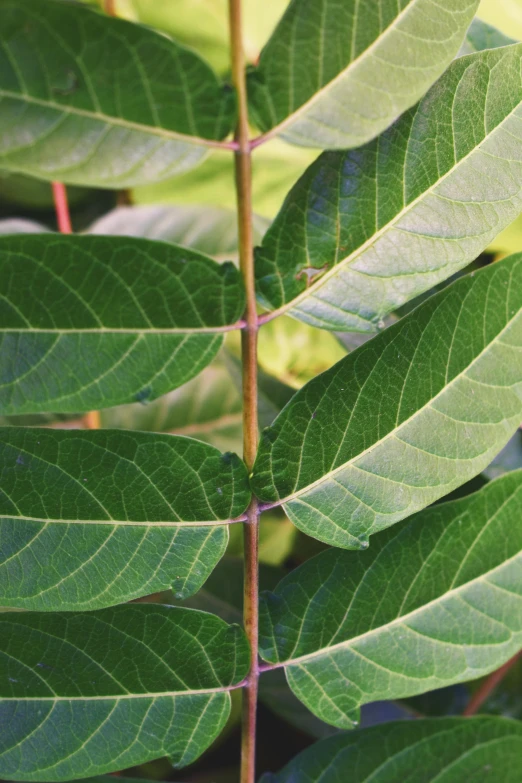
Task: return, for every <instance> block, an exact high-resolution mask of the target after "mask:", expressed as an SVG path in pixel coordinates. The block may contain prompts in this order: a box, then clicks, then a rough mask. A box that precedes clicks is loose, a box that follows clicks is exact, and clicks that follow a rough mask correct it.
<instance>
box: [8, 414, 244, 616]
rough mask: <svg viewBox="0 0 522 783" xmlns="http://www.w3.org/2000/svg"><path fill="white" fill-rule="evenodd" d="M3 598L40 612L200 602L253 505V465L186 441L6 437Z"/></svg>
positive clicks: (14, 432)
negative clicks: (172, 600) (231, 533)
mask: <svg viewBox="0 0 522 783" xmlns="http://www.w3.org/2000/svg"><path fill="white" fill-rule="evenodd" d="M0 482H1V487H2V491H1V493H0V552H1V553H2V554H1V557H0V595H1V596H2V598H1V603H2V604H3V605H4V606H14V607H19V608H24V609H36V610H39V611H42V610H44V611H52V610H57V609H62V610H70V609H98V608H101V607H106V606H110V605H113V604H117V603H123V602H125V601H129V600H131V599H133V598H137V597H139V596H142V595H147V594H150V593H153V592H157V591H161V590H165V589H168V588H172V589H173V590H174V592H175V593H176V595H177V597H179V598H183V597H186V596H188V595H192V594H193V593H194V592H196V591H197V590H198V589H199V588H200V587H201V586H202V584H203V583H204V582H205V580H206V578H207V577H208V575H209V574H210V573H211V571H212V569H213V568H214V566H215V565H216V564H217V562H218V561H219V559H220V558H221V557H222V555H223V554H224V550H225V547H226V544H227V541H228V531H227V527H226V526H225V525H223V524H219V523H220V522H226V521H228V520H230V519H233V518H235V517H238V516H239V515H240V514H242V512H243V511H244V510H245V508H246V507H247V505H248V502H249V499H250V492H249V489H248V478H247V473H246V469H245V467H244V465H243V463H242V462H241V460H240V459H239V457H237V456H236V455H235V454H221V453H220V452H218V451H217V450H216V449H215V448H213V447H212V446H208V445H206V444H204V443H200V442H199V441H196V440H192V439H190V438H183V437H175V436H168V435H155V434H152V433H139V432H121V431H111V430H99V431H81V430H80V431H68V430H48V429H32V428H27V429H25V428H24V429H17V428H12V427H9V428H1V429H0Z"/></svg>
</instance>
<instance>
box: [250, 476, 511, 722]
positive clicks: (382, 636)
mask: <svg viewBox="0 0 522 783" xmlns="http://www.w3.org/2000/svg"><path fill="white" fill-rule="evenodd" d="M521 513H522V471H517V472H515V473H511V474H508V475H506V476H504V477H502V478H500V479H497V480H496V481H495V482H491V483H490V484H488V485H487V486H486V487H485V488H484V489H482V490H481V491H480V492H477V493H476V494H474V495H471V496H469V497H467V498H464V499H462V500H457V501H453V502H452V503H445V504H443V505H438V506H433V507H432V508H430V509H428V510H426V511H424V512H422V513H420V514H417V515H416V516H415V517H414V518H413V519H412V520H411V521H408V522H403V523H402V524H401V525H400V526H398V527H397V528H394V529H392V530H389V531H386V533H383V534H381V535H380V536H378V537H377V539H376V541H375V542H374V544H373V546H372V547H371V549H370V550H369V551H368V552H365V553H360V552H343V551H339V550H334V549H331V550H328V551H326V552H323V553H321V554H319V555H317V556H316V557H315V558H313V559H312V560H309V561H308V562H307V563H305V564H304V565H302V566H300V567H299V568H298V569H296V570H295V571H293V572H292V573H291V574H290V575H289V576H287V577H285V579H283V581H282V582H281V583H280V584H279V586H278V587H277V589H276V591H275V592H274V593H273V594H270V593H268V594H266V595H265V596H264V599H263V601H262V604H261V626H260V627H261V642H260V647H261V651H262V655H263V657H264V658H266V659H267V660H268V661H270V662H272V663H274V664H276V665H282V666H285V671H286V676H287V680H288V683H289V685H290V687H291V688H292V690H293V691H294V693H295V694H296V696H298V697H299V698H300V699H301V700H302V701H303V702H304V703H305V704H306V705H307V707H308V708H309V709H310V710H311V711H312V712H314V714H315V715H317V716H318V717H320V718H321V719H322V720H324V721H327V722H328V723H332V724H333V725H336V726H339V727H341V728H350V727H351V726H352V725H354V724H355V723H357V721H358V712H359V707H360V705H362V704H366V703H369V702H373V701H377V700H380V699H396V698H402V697H405V696H412V695H414V694H416V693H424V692H426V691H430V690H433V689H435V688H441V687H444V686H446V685H451V684H452V683H457V682H464V681H466V680H472V679H476V678H477V677H479V676H481V675H483V674H487V673H488V672H490V671H493V670H494V669H497V668H498V667H499V666H500V665H501V664H502V663H504V662H505V661H507V660H508V659H509V658H510V657H511V656H512V655H514V654H515V653H516V652H518V650H519V649H520V647H521V646H522V584H521V582H520V578H519V577H520V569H521V567H522V527H521V526H520V515H521Z"/></svg>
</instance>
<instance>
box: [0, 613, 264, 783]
mask: <svg viewBox="0 0 522 783" xmlns="http://www.w3.org/2000/svg"><path fill="white" fill-rule="evenodd" d="M248 659H249V650H248V644H247V641H246V639H245V636H244V634H243V631H242V630H241V629H240V628H239V626H230V625H227V624H226V623H224V622H223V620H220V619H219V618H217V617H213V616H212V615H209V614H205V613H202V612H194V611H192V610H189V609H175V608H172V607H166V606H157V605H156V606H155V605H151V604H148V605H147V604H136V605H134V606H121V607H117V608H115V609H106V610H103V611H100V612H90V613H83V614H76V613H71V614H61V613H56V614H53V615H44V614H39V613H32V612H22V613H13V612H8V613H5V614H0V671H1V674H0V720H1V724H2V733H1V735H0V775H1V776H2V777H3V778H4V779H9V780H35V781H38V780H42V779H43V780H46V781H58V780H68V779H69V778H82V777H83V778H84V777H88V776H89V775H98V774H100V773H103V772H110V771H116V770H120V769H125V768H127V767H131V766H133V765H136V764H142V763H144V762H145V761H149V760H152V759H155V758H158V757H159V756H169V757H170V759H171V761H172V763H173V764H174V766H176V767H182V766H185V765H186V764H190V763H191V762H192V761H193V760H194V759H196V758H197V757H198V756H199V755H200V754H201V753H202V752H203V751H204V750H205V749H206V748H207V747H208V746H209V745H210V743H211V742H212V740H213V739H214V738H215V737H216V736H217V735H218V734H219V732H220V731H221V729H222V728H223V726H224V724H225V721H226V719H227V716H228V713H229V711H230V695H229V693H227V692H226V690H227V688H230V686H233V685H234V684H236V683H238V682H240V681H241V679H242V678H243V677H244V676H245V674H246V672H247V669H248Z"/></svg>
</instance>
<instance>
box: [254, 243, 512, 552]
mask: <svg viewBox="0 0 522 783" xmlns="http://www.w3.org/2000/svg"><path fill="white" fill-rule="evenodd" d="M521 352H522V256H521V255H516V256H511V257H510V258H508V259H505V260H504V261H501V262H499V263H497V264H494V265H492V266H489V267H486V268H485V269H483V270H481V271H480V272H476V273H472V274H470V275H467V276H465V277H463V278H461V279H460V280H458V281H456V282H455V283H453V285H451V286H448V287H447V288H446V289H445V290H443V291H442V292H440V293H439V294H436V295H435V296H433V297H431V298H430V299H428V300H427V301H426V302H425V303H423V304H422V305H421V306H420V307H418V308H416V309H415V310H414V311H413V312H412V313H410V314H409V315H407V316H405V317H404V318H403V319H402V320H401V321H399V322H398V323H397V324H395V325H394V326H391V327H390V328H388V329H387V330H386V331H384V332H382V333H381V334H379V335H377V336H376V337H374V338H373V340H370V341H369V342H367V343H365V344H364V345H363V346H361V348H359V349H357V350H356V351H354V352H353V353H352V354H350V355H349V356H347V357H346V358H345V359H342V360H341V361H340V362H338V363H337V364H336V365H334V367H332V368H331V369H330V370H328V371H327V372H325V373H323V374H322V375H320V376H318V377H317V378H315V379H314V380H313V381H310V383H308V384H307V385H306V386H304V387H303V388H302V389H301V390H300V391H299V392H298V393H297V394H296V395H295V397H294V398H293V399H292V401H291V402H290V403H289V404H288V405H287V406H286V408H285V409H284V410H283V411H282V412H281V414H280V415H279V416H278V417H277V419H276V420H275V422H274V424H273V426H272V427H270V428H268V429H267V430H265V431H264V433H263V436H262V441H261V445H260V449H259V453H258V457H257V460H256V464H255V466H254V477H253V488H254V492H255V494H256V495H257V496H258V497H259V498H261V500H263V501H270V502H271V503H281V502H282V503H284V507H285V511H286V513H287V514H288V516H289V517H290V519H291V520H292V521H293V522H294V524H295V525H297V527H299V528H301V530H303V531H304V532H305V533H307V534H309V535H312V536H314V537H315V538H318V539H320V540H321V541H325V542H327V543H329V544H332V545H334V546H342V547H347V548H354V547H355V548H359V547H361V546H362V547H364V546H366V545H367V543H368V536H369V535H371V534H372V533H376V532H377V531H379V530H382V529H383V528H386V527H388V526H389V525H391V524H393V523H394V522H397V521H398V520H400V519H403V518H404V517H406V516H408V515H409V514H412V513H413V512H415V511H418V510H419V509H421V508H423V507H425V506H427V505H429V504H430V503H433V501H435V500H437V499H438V498H440V497H443V496H444V495H446V494H448V492H451V491H452V490H453V489H455V488H456V487H457V486H459V485H461V484H464V483H465V481H467V480H468V479H470V478H472V477H473V476H475V475H476V474H477V473H480V471H481V470H483V469H484V468H485V467H486V466H487V465H488V464H489V463H490V462H491V460H492V459H493V457H494V456H495V455H496V454H497V453H498V451H500V449H501V448H502V447H503V446H504V445H505V444H506V443H507V441H508V440H509V438H510V437H511V435H512V434H513V432H514V431H515V430H516V428H517V427H518V425H519V424H520V419H521V417H522V362H521Z"/></svg>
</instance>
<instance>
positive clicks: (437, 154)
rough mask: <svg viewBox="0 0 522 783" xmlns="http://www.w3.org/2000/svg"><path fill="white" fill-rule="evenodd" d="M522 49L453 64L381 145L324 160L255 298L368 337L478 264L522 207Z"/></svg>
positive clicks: (269, 256)
mask: <svg viewBox="0 0 522 783" xmlns="http://www.w3.org/2000/svg"><path fill="white" fill-rule="evenodd" d="M521 70H522V44H516V45H513V46H508V47H505V48H501V49H494V50H491V51H485V52H479V53H477V54H472V55H469V56H467V57H461V58H459V59H458V60H456V61H455V62H454V63H453V64H452V65H451V66H450V68H449V69H448V70H447V72H446V73H445V74H444V75H443V76H442V77H441V79H440V80H439V81H438V82H437V84H435V85H434V86H433V87H432V89H431V90H430V92H429V93H428V94H427V96H426V97H425V98H424V99H423V100H422V101H421V102H420V103H419V104H418V105H417V106H416V107H415V108H414V109H412V110H411V111H409V112H407V113H406V114H405V115H404V116H403V117H401V118H400V119H399V120H398V121H397V123H395V125H393V126H392V127H391V128H390V129H389V130H387V131H386V132H385V133H384V134H383V135H382V136H381V137H379V138H378V139H376V140H375V141H373V142H371V143H370V144H368V145H366V146H365V147H362V148H361V149H358V150H355V151H348V152H325V153H323V154H322V155H321V156H320V157H319V158H318V159H317V161H315V162H314V163H313V164H312V166H311V167H310V168H309V169H308V170H307V171H306V172H305V174H304V175H303V176H302V177H301V179H300V180H299V181H298V182H297V184H296V185H295V186H294V188H293V189H292V190H291V191H290V193H289V195H288V196H287V199H286V201H285V203H284V205H283V207H282V209H281V212H280V213H279V215H278V217H277V218H276V220H275V221H274V223H273V225H272V226H271V228H270V229H269V230H268V232H267V233H266V235H265V238H264V240H263V244H262V247H261V248H260V249H259V250H258V251H257V254H256V277H257V288H258V295H259V297H260V299H261V301H262V303H263V304H264V305H265V306H266V307H267V308H268V309H270V310H272V309H276V310H277V309H279V308H282V309H283V310H287V311H288V312H289V314H290V315H292V316H294V317H295V318H299V319H301V320H303V321H306V322H307V323H310V324H312V326H318V327H321V328H325V329H336V330H339V331H359V332H372V331H376V330H377V329H378V328H380V327H382V319H383V318H384V317H385V316H386V315H387V314H388V313H389V312H391V311H392V310H394V309H396V308H397V307H399V306H400V305H402V304H404V303H405V302H408V301H409V300H411V299H413V298H415V297H416V296H418V295H419V294H420V293H422V292H423V291H426V290H428V289H430V288H432V287H433V286H435V285H436V284H437V283H439V282H441V281H442V280H446V279H447V278H449V277H450V276H451V275H453V274H454V273H455V272H457V271H458V270H459V269H462V268H463V267H465V266H466V265H467V264H469V263H470V262H471V261H473V260H474V259H475V258H476V257H477V256H478V255H479V254H480V253H481V252H482V251H483V250H484V249H485V248H486V247H487V246H488V245H489V243H490V242H491V241H492V240H493V239H494V238H495V236H496V235H497V234H498V233H499V232H500V231H502V230H503V229H504V228H505V227H506V226H507V225H508V224H509V223H511V222H512V221H513V220H514V219H515V218H516V217H517V215H518V213H519V212H520V210H521V209H522V187H521V182H522V153H521V149H522V145H521V139H522V78H521Z"/></svg>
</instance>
